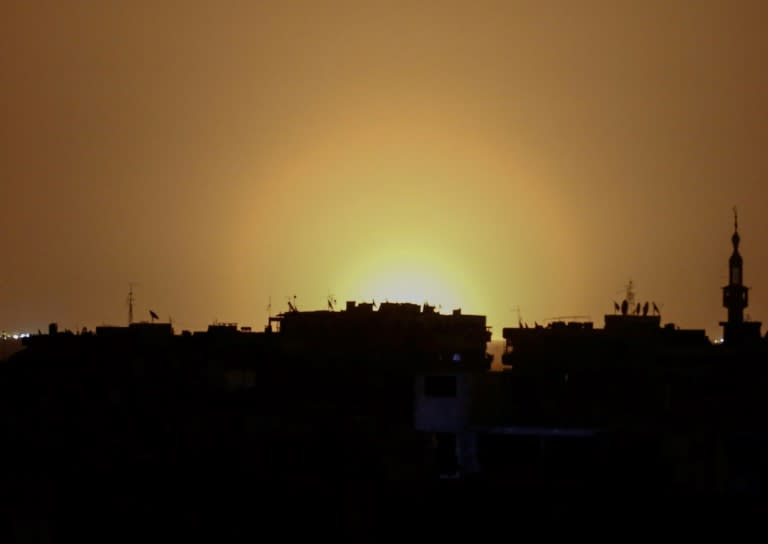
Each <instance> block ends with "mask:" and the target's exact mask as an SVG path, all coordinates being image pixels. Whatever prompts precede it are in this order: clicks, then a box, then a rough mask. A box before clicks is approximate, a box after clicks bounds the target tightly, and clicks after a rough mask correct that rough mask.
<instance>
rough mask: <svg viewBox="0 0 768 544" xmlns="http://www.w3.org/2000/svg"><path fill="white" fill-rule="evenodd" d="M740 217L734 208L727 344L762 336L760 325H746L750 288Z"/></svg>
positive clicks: (726, 302) (725, 326)
mask: <svg viewBox="0 0 768 544" xmlns="http://www.w3.org/2000/svg"><path fill="white" fill-rule="evenodd" d="M740 241H741V237H740V236H739V215H738V212H737V211H736V207H735V206H734V208H733V235H732V236H731V243H732V244H733V252H732V253H731V257H730V258H729V259H728V285H726V286H725V287H723V307H725V308H726V309H727V310H728V321H724V322H722V323H720V324H721V325H722V326H723V339H724V340H725V342H726V343H735V342H737V341H742V340H743V339H745V338H748V337H751V336H754V335H755V334H757V336H758V337H759V334H760V323H758V322H754V323H745V322H744V308H746V307H747V306H748V305H749V287H746V286H745V285H744V261H743V259H742V258H741V254H739V242H740Z"/></svg>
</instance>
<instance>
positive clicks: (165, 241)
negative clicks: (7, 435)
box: [0, 0, 768, 339]
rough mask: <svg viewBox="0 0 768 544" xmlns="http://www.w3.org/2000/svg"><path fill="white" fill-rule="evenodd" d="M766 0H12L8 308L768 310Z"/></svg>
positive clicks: (4, 47) (2, 228) (681, 313)
mask: <svg viewBox="0 0 768 544" xmlns="http://www.w3.org/2000/svg"><path fill="white" fill-rule="evenodd" d="M766 15H768V14H767V13H766V7H765V2H760V1H736V2H728V3H723V2H715V1H708V0H702V1H698V2H687V1H663V2H662V1H650V2H646V1H642V2H641V1H638V2H607V1H601V0H588V1H586V2H570V1H565V0H563V1H554V2H539V1H504V2H501V1H478V2H452V1H450V0H448V1H440V2H415V3H414V2H314V1H295V2H249V1H233V2H226V3H224V4H221V3H219V2H213V1H210V2H207V1H195V2H184V3H177V2H170V1H169V2H164V1H156V0H151V1H150V0H135V1H132V2H125V3H121V5H120V6H119V7H118V6H116V5H115V4H113V3H104V2H97V1H90V0H71V1H67V2H56V1H43V2H11V3H10V4H9V3H6V4H4V6H3V7H2V8H0V52H1V53H0V73H1V74H2V76H1V77H2V85H0V104H3V108H4V109H3V122H2V123H0V232H2V235H3V239H4V245H3V257H4V258H3V261H2V263H3V264H2V269H1V270H0V279H1V280H2V284H1V285H0V288H1V289H2V299H0V330H11V331H13V330H31V331H35V330H37V329H38V328H39V329H43V330H44V329H45V327H46V326H47V324H48V322H50V321H57V322H59V323H60V326H61V327H62V328H72V329H79V328H81V327H83V326H87V327H95V326H97V325H100V324H103V323H108V324H122V323H125V322H126V321H127V307H126V304H125V300H126V295H127V290H128V284H129V282H136V283H137V285H136V289H135V297H136V306H137V308H136V310H135V313H136V315H137V317H138V318H139V319H143V318H146V319H148V318H149V313H148V312H149V310H150V309H151V310H154V311H155V312H156V313H157V314H158V315H159V316H160V318H161V319H162V320H166V319H172V320H173V322H174V326H175V327H176V328H177V329H184V328H187V329H192V330H199V329H203V328H205V327H206V326H207V324H208V323H210V322H212V321H213V320H214V319H218V320H222V321H233V322H238V323H240V324H243V325H252V326H254V327H255V328H258V327H260V326H261V325H263V324H265V320H266V310H265V308H266V307H267V304H268V303H269V301H270V300H271V301H272V308H273V311H282V310H285V309H287V305H286V304H285V302H286V300H287V299H288V298H290V297H293V296H294V295H295V296H296V297H297V303H298V305H299V307H300V308H301V309H320V308H325V305H326V298H327V296H328V294H329V293H332V294H334V295H335V296H336V298H337V300H338V301H339V304H340V305H341V304H342V302H343V301H346V300H360V301H363V300H367V301H370V300H376V301H377V302H380V301H384V300H391V301H395V300H410V301H412V302H416V303H419V304H421V303H423V302H425V301H428V302H429V303H430V304H434V305H435V306H440V307H441V308H442V311H444V312H448V311H450V310H452V309H454V308H459V307H460V308H462V311H464V312H466V313H480V314H485V315H487V317H488V323H489V324H490V325H492V326H493V330H494V338H495V339H498V338H500V337H501V328H502V327H504V326H513V325H516V324H517V321H518V308H519V311H520V314H521V317H522V319H523V320H525V321H528V322H529V323H533V322H534V321H538V322H542V321H543V320H545V319H546V318H547V317H550V316H559V315H588V316H590V317H591V318H592V319H593V320H594V321H595V322H596V323H598V324H602V316H603V314H605V313H611V312H612V311H613V302H614V300H620V299H621V297H622V296H623V289H624V285H625V284H626V283H627V281H628V280H629V279H630V278H631V279H632V280H633V281H634V283H635V285H636V294H637V297H638V300H641V301H644V300H650V301H655V302H657V303H658V304H659V305H660V306H662V321H663V322H670V321H671V322H675V323H676V324H678V325H680V326H684V327H690V328H705V329H707V332H708V334H709V335H710V337H713V338H714V337H716V336H717V335H719V327H718V325H717V323H718V321H720V320H722V319H723V318H724V316H725V310H724V309H723V308H721V293H720V288H721V287H722V286H723V285H725V283H726V282H727V278H726V272H727V259H728V256H729V255H730V251H731V247H730V235H731V224H732V223H731V208H732V206H734V205H736V206H738V208H739V220H740V228H741V230H742V246H741V251H742V255H743V257H744V265H745V283H746V284H747V285H748V286H750V287H751V288H752V290H751V291H750V306H749V308H748V309H747V313H748V314H750V315H751V316H752V318H753V319H763V320H764V321H768V253H766V251H765V250H764V248H765V247H768V244H767V243H766V242H768V238H766V234H765V233H768V214H766V213H765V209H766V205H767V204H768V202H766V198H767V196H766V191H765V186H766V183H765V182H766V180H767V179H768V154H766V153H765V150H766V149H768V123H766V119H768V102H767V101H766V100H765V97H766V96H768V71H766V70H765V57H764V52H765V51H766V50H768V37H767V36H768V34H766V32H765V29H764V21H765V20H766V19H765V17H766Z"/></svg>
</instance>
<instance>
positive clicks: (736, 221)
mask: <svg viewBox="0 0 768 544" xmlns="http://www.w3.org/2000/svg"><path fill="white" fill-rule="evenodd" d="M738 230H739V213H738V212H737V211H736V206H734V207H733V231H734V232H738Z"/></svg>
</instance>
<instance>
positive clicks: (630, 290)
mask: <svg viewBox="0 0 768 544" xmlns="http://www.w3.org/2000/svg"><path fill="white" fill-rule="evenodd" d="M634 287H635V284H634V283H633V282H632V278H630V279H629V283H627V303H628V304H629V308H630V310H632V309H633V308H634V307H635V291H634Z"/></svg>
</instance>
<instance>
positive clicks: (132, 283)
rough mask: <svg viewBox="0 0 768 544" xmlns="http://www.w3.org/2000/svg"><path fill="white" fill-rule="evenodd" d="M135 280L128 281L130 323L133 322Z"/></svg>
mask: <svg viewBox="0 0 768 544" xmlns="http://www.w3.org/2000/svg"><path fill="white" fill-rule="evenodd" d="M134 285H136V283H135V282H130V283H128V324H129V325H130V324H131V323H133V286H134Z"/></svg>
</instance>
